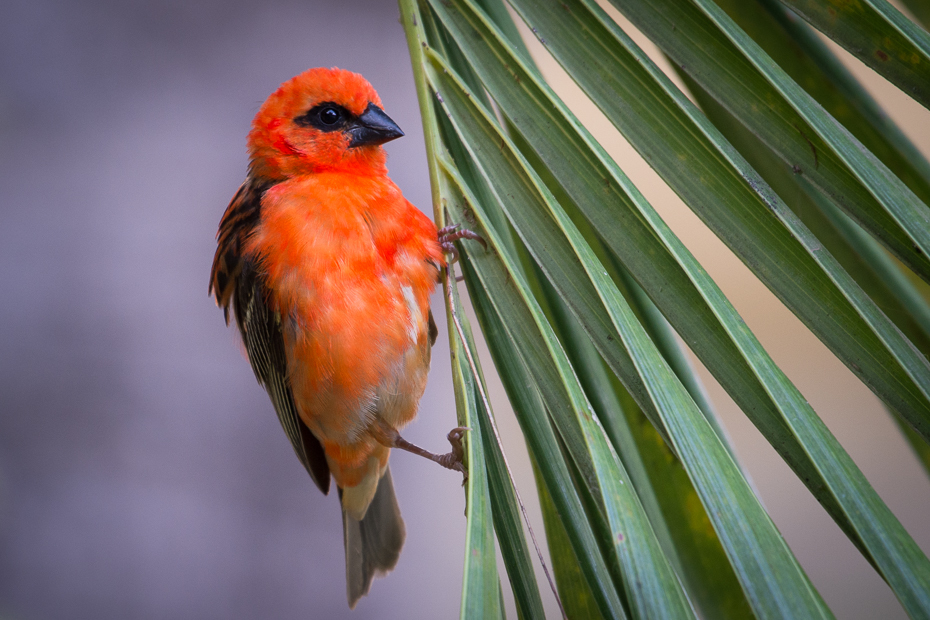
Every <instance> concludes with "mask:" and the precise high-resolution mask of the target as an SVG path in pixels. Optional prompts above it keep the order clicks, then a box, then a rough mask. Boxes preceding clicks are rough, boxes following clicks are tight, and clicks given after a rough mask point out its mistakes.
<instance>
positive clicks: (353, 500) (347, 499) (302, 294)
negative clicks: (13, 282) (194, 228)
mask: <svg viewBox="0 0 930 620" xmlns="http://www.w3.org/2000/svg"><path fill="white" fill-rule="evenodd" d="M403 135H404V134H403V132H402V131H401V130H400V128H399V127H398V126H397V125H396V124H395V123H394V122H393V121H392V120H391V119H390V118H389V117H388V116H387V114H385V113H384V111H383V110H382V109H381V100H380V98H379V97H378V94H377V93H376V92H375V90H374V88H372V87H371V85H370V84H369V83H368V82H367V81H366V80H365V79H364V78H362V76H360V75H358V74H356V73H351V72H349V71H343V70H340V69H335V68H334V69H323V68H319V69H310V70H309V71H306V72H304V73H302V74H300V75H298V76H297V77H295V78H293V79H291V80H289V81H287V82H285V83H284V84H282V85H281V87H280V88H278V90H277V91H275V92H274V93H273V94H272V95H271V96H270V97H268V99H267V100H266V101H265V103H264V104H263V105H262V106H261V109H260V110H259V111H258V114H257V115H256V116H255V120H254V121H253V122H252V129H251V131H250V132H249V137H248V149H249V154H250V164H249V172H248V176H247V177H246V180H245V182H244V183H243V184H242V187H240V188H239V191H238V192H237V193H236V195H235V197H234V198H233V200H232V202H231V203H230V205H229V207H228V208H227V209H226V213H225V214H224V215H223V219H222V220H221V222H220V227H219V232H218V233H217V249H216V257H215V258H214V261H213V269H212V271H211V274H210V291H211V293H212V294H213V295H214V296H215V298H216V301H217V304H218V305H220V306H222V308H223V311H224V315H225V317H226V321H227V323H228V322H229V307H230V306H232V309H233V314H234V316H235V320H236V323H237V325H238V327H239V331H240V333H241V335H242V339H243V341H244V342H245V348H246V351H247V353H248V356H249V361H250V362H251V364H252V368H253V369H254V371H255V375H256V377H257V378H258V380H259V382H260V383H261V384H262V385H263V386H264V387H265V389H266V390H267V392H268V395H269V396H270V397H271V401H272V403H273V404H274V408H275V411H276V412H277V414H278V419H279V420H280V422H281V425H282V426H283V427H284V430H285V432H286V433H287V436H288V438H289V439H290V440H291V443H292V444H293V446H294V450H295V451H296V452H297V456H298V457H299V458H300V460H301V462H302V463H303V464H304V467H306V469H307V472H309V474H310V477H311V478H313V481H314V482H316V484H317V486H318V487H319V488H320V490H321V491H323V493H327V492H328V491H329V484H330V476H332V478H333V479H335V481H336V486H337V487H338V489H339V496H340V498H341V503H342V513H343V529H344V540H345V552H346V582H347V593H348V599H349V606H350V607H355V604H356V603H357V602H358V599H359V598H360V597H361V596H363V595H365V594H366V593H367V592H368V589H369V588H370V586H371V580H372V578H373V577H374V576H375V575H377V574H384V573H387V572H388V571H390V570H391V569H392V568H394V565H395V564H396V563H397V559H398V557H399V555H400V550H401V547H402V546H403V543H404V537H405V529H404V522H403V519H402V518H401V516H400V511H399V509H398V506H397V499H396V498H395V495H394V486H393V483H392V481H391V473H390V468H389V467H388V456H389V454H390V448H392V447H398V448H403V449H407V450H410V451H412V452H416V453H419V454H422V455H424V456H427V457H429V458H432V459H433V460H435V461H437V462H440V463H441V464H443V465H445V466H446V467H449V468H452V469H458V470H459V471H463V472H464V469H463V467H462V465H461V463H460V462H457V460H456V458H455V456H454V455H453V454H450V455H444V456H436V455H432V454H430V453H427V452H425V451H424V450H421V449H419V448H416V446H412V445H411V444H409V443H407V442H406V441H405V440H404V439H402V438H401V437H400V435H399V434H398V430H399V429H402V428H403V427H404V426H405V425H406V424H407V423H408V422H410V421H411V420H413V418H414V417H415V416H416V413H417V406H418V403H419V400H420V397H421V396H422V395H423V390H424V388H425V386H426V375H427V372H428V371H429V363H430V347H431V346H432V343H433V342H434V341H435V339H436V325H435V323H434V322H433V317H432V314H431V313H430V310H429V296H430V293H431V292H432V291H433V288H434V287H435V285H436V282H437V281H438V276H439V270H440V269H441V268H442V267H443V266H444V265H445V264H446V261H445V257H444V248H445V249H446V251H448V250H449V249H451V242H452V241H454V240H455V239H458V238H461V237H463V236H467V237H472V238H473V233H468V232H467V231H458V232H456V231H455V230H454V229H443V230H442V231H437V230H436V227H435V225H434V224H433V223H432V222H431V221H430V220H429V219H428V218H427V217H426V216H425V215H423V214H422V213H421V212H420V211H419V210H418V209H416V208H415V207H414V206H413V205H412V204H410V203H409V202H408V201H407V200H406V199H404V197H403V195H402V194H401V192H400V190H399V189H398V188H397V186H396V185H394V183H393V182H392V181H391V179H390V178H388V174H387V168H386V166H385V160H386V155H385V153H384V150H383V149H382V148H381V145H382V144H384V143H385V142H388V141H389V140H393V139H395V138H399V137H400V136H403ZM453 433H455V431H453ZM452 436H453V434H452V433H450V438H451V437H452ZM455 452H456V451H454V453H455ZM457 454H458V456H459V458H460V452H458V453H457Z"/></svg>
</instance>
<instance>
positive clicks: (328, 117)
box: [320, 107, 342, 125]
mask: <svg viewBox="0 0 930 620" xmlns="http://www.w3.org/2000/svg"><path fill="white" fill-rule="evenodd" d="M341 116H342V115H341V114H340V113H339V110H337V109H336V108H330V107H326V108H323V109H322V110H320V122H321V123H323V124H324V125H335V124H336V123H338V122H339V118H340V117H341Z"/></svg>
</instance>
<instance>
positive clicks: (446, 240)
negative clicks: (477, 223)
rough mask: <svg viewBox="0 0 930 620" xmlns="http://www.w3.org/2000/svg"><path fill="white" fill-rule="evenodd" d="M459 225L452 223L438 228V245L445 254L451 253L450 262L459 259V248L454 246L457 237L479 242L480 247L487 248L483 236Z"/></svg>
mask: <svg viewBox="0 0 930 620" xmlns="http://www.w3.org/2000/svg"><path fill="white" fill-rule="evenodd" d="M460 226H461V224H453V225H452V226H445V227H443V228H440V229H439V247H441V248H442V251H443V252H445V253H446V254H451V255H452V261H451V262H453V263H454V262H455V261H457V260H458V259H459V250H458V248H456V247H455V242H456V241H458V240H459V239H471V240H472V241H477V242H478V243H480V244H481V247H483V248H484V249H488V243H487V242H486V241H485V240H484V237H482V236H481V235H479V234H478V233H476V232H474V231H472V230H468V229H467V228H460Z"/></svg>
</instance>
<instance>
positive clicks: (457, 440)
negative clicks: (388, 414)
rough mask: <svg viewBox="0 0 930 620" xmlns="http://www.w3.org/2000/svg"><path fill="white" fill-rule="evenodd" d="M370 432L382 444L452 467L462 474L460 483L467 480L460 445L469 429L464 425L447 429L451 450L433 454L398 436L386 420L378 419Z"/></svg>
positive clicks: (466, 471) (462, 451)
mask: <svg viewBox="0 0 930 620" xmlns="http://www.w3.org/2000/svg"><path fill="white" fill-rule="evenodd" d="M371 430H372V434H373V435H374V437H375V439H376V440H377V441H378V443H380V444H381V445H383V446H387V447H388V448H398V449H400V450H404V451H406V452H410V453H412V454H417V455H419V456H422V457H423V458H426V459H429V460H431V461H433V462H435V463H439V464H440V465H442V466H443V467H445V468H446V469H452V470H454V471H457V472H459V473H461V474H462V484H463V485H464V484H465V481H467V480H468V470H467V469H466V468H465V462H464V461H465V448H464V447H463V446H462V438H463V437H464V436H465V431H469V430H471V429H470V428H468V427H465V426H459V427H457V428H453V429H452V430H451V431H449V436H448V437H449V443H450V444H452V451H451V452H449V453H448V454H433V453H432V452H430V451H429V450H424V449H423V448H421V447H420V446H417V445H414V444H412V443H410V442H409V441H407V440H406V439H404V438H403V437H401V436H400V433H398V432H397V429H395V428H394V427H392V426H390V425H389V424H387V423H386V422H383V421H381V420H378V422H377V423H376V424H375V425H373V427H372V429H371Z"/></svg>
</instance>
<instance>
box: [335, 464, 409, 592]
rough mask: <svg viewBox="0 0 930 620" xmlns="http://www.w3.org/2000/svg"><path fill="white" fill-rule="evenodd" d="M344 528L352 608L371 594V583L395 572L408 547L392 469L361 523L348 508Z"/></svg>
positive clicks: (388, 471) (380, 484) (385, 475)
mask: <svg viewBox="0 0 930 620" xmlns="http://www.w3.org/2000/svg"><path fill="white" fill-rule="evenodd" d="M342 529H343V536H344V541H345V549H346V594H347V595H348V597H349V608H350V609H355V604H356V603H358V600H359V599H360V598H362V597H363V596H365V595H366V594H368V590H369V589H370V588H371V580H372V579H374V578H375V577H376V576H382V575H386V574H387V573H389V572H391V570H392V569H393V568H394V566H395V565H396V564H397V559H398V558H399V557H400V550H401V548H402V547H403V546H404V538H405V537H406V535H407V534H406V529H405V527H404V520H403V518H401V516H400V508H399V507H398V505H397V497H396V496H395V495H394V483H393V481H392V480H391V470H390V468H389V467H388V468H386V469H385V471H384V475H383V476H381V481H380V482H379V483H378V490H377V491H376V492H375V497H374V499H373V500H371V505H370V506H369V507H368V511H367V512H366V513H365V516H364V518H362V520H361V521H359V520H357V519H354V518H353V517H352V516H351V515H349V514H348V513H347V512H346V511H345V510H344V509H343V511H342Z"/></svg>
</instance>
